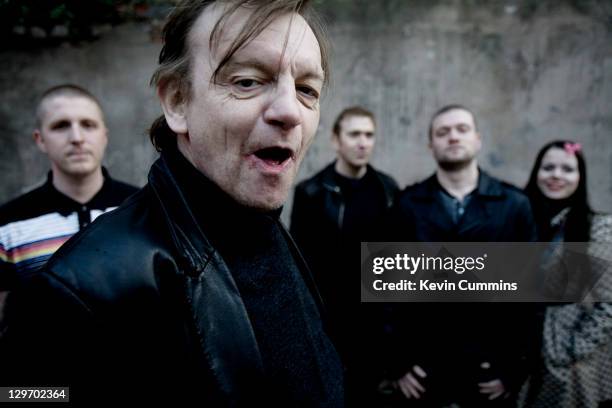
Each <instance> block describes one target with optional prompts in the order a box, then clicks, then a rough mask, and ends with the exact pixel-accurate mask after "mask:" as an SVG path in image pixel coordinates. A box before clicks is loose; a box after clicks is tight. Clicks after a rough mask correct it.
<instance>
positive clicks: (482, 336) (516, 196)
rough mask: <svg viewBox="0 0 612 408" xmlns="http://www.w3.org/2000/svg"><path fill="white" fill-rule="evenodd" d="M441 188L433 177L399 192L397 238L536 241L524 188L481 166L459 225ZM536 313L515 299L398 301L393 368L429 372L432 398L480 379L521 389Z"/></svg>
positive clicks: (392, 232)
mask: <svg viewBox="0 0 612 408" xmlns="http://www.w3.org/2000/svg"><path fill="white" fill-rule="evenodd" d="M440 188H441V187H440V185H439V183H438V181H437V178H436V176H435V175H433V176H431V177H430V178H428V179H427V180H425V181H423V182H421V183H418V184H416V185H413V186H410V187H407V188H406V189H405V190H404V191H403V192H402V193H401V194H400V196H399V198H398V201H397V204H396V206H395V207H394V208H393V210H392V215H391V219H390V222H389V224H388V225H389V228H390V235H391V237H392V238H393V240H395V241H404V242H413V241H421V242H455V241H461V242H489V241H493V242H523V241H535V240H536V231H535V224H534V222H533V218H532V214H531V208H530V205H529V201H528V199H527V197H526V196H524V195H523V193H522V192H521V191H520V190H519V189H517V188H515V187H513V186H511V185H509V184H507V183H504V182H501V181H499V180H496V179H494V178H492V177H490V176H489V175H487V174H486V173H485V172H483V171H480V176H479V181H478V188H477V190H476V191H475V192H474V195H473V196H472V198H471V200H470V201H469V203H468V204H467V206H466V208H465V213H464V214H463V216H462V218H461V219H460V221H459V222H458V223H457V224H456V225H455V224H454V223H453V222H452V220H451V217H450V215H449V214H448V213H447V211H446V210H445V208H444V207H443V204H442V203H441V202H440V199H439V197H438V195H439V189H440ZM532 313H533V310H532V308H531V307H530V306H528V305H525V304H516V303H514V304H513V303H507V304H482V303H460V304H456V303H405V304H395V305H394V314H395V316H394V320H395V324H394V331H395V334H396V344H395V350H394V352H393V354H394V355H395V356H402V357H401V358H396V359H395V361H393V362H392V365H394V366H395V367H394V368H392V370H393V371H395V375H396V376H401V375H403V374H405V373H406V372H407V371H408V370H409V369H410V368H411V367H412V366H413V365H414V364H418V365H420V366H421V367H423V368H424V369H425V371H426V372H428V374H429V379H428V380H426V385H425V387H426V388H427V387H428V385H430V389H436V387H437V385H436V384H438V385H439V386H440V387H441V388H440V389H439V390H440V391H436V392H435V393H434V395H433V397H436V394H437V396H438V397H440V396H442V395H445V393H447V394H448V396H449V398H452V395H453V388H449V387H453V386H456V387H457V389H461V392H465V390H466V389H467V388H468V387H470V386H473V384H475V383H476V382H480V381H485V380H491V379H493V378H501V379H502V382H503V383H504V384H505V386H506V389H507V390H510V391H512V392H516V391H517V389H518V387H519V386H520V384H521V381H522V380H523V379H524V377H525V375H526V367H527V365H526V364H527V359H528V358H529V357H530V356H531V355H532V353H533V350H530V345H529V343H530V342H533V340H534V339H535V338H536V337H537V336H536V335H535V333H534V332H533V331H532V330H533V329H534V326H533V324H535V323H534V321H533V320H532V319H533V318H534V316H533V314H532ZM485 361H486V362H489V363H490V364H491V366H492V367H491V369H489V372H486V371H483V370H481V369H480V364H481V363H482V362H485ZM429 381H430V382H429ZM465 384H468V385H465ZM474 388H475V387H474ZM430 394H431V393H430ZM431 396H432V395H430V397H431ZM443 402H444V401H443ZM446 402H448V401H446Z"/></svg>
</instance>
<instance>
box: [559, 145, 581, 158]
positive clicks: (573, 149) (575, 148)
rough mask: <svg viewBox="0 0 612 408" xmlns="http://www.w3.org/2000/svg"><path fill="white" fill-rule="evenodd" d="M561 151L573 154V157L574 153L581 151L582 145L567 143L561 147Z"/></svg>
mask: <svg viewBox="0 0 612 408" xmlns="http://www.w3.org/2000/svg"><path fill="white" fill-rule="evenodd" d="M563 149H565V151H566V152H568V153H569V154H573V155H574V156H575V155H576V152H580V151H582V145H581V144H580V143H572V142H567V143H565V144H564V145H563Z"/></svg>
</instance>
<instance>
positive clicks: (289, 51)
mask: <svg viewBox="0 0 612 408" xmlns="http://www.w3.org/2000/svg"><path fill="white" fill-rule="evenodd" d="M327 76H328V65H327V48H326V45H325V38H324V37H323V36H322V35H321V31H320V28H319V26H318V25H317V24H316V19H315V16H314V15H313V14H312V12H311V11H310V10H309V9H308V8H307V5H306V1H298V0H281V1H279V0H276V1H272V0H248V1H247V0H228V1H213V0H185V1H183V2H181V3H180V4H178V5H177V6H176V7H175V9H174V11H173V12H172V13H171V15H170V16H169V19H168V21H167V23H166V26H165V28H164V47H163V49H162V51H161V53H160V58H159V66H158V67H157V70H156V71H155V73H154V75H153V78H152V81H151V82H152V84H153V85H154V86H155V87H156V89H157V94H158V97H159V100H160V102H161V107H162V110H163V115H162V116H161V117H160V118H158V119H157V120H156V121H155V122H154V124H153V125H152V127H151V131H150V135H151V140H152V141H153V144H154V145H155V146H156V148H157V149H158V150H159V151H160V152H161V157H160V159H159V160H157V161H156V162H155V163H154V164H153V166H152V168H151V170H150V173H149V183H148V184H147V185H146V186H145V187H144V188H143V189H142V190H141V191H140V192H139V193H137V194H136V195H135V196H133V197H132V199H130V200H129V201H128V202H126V203H125V205H123V206H121V207H120V208H119V209H118V210H117V211H116V212H114V213H113V214H111V215H110V216H105V217H101V219H99V220H98V221H97V222H96V223H94V224H93V225H92V226H91V228H90V229H88V230H87V231H85V232H84V233H82V234H79V235H78V236H76V237H75V238H74V239H73V240H72V241H70V242H69V243H68V244H67V246H66V247H65V249H64V250H62V251H60V252H59V253H58V254H57V255H56V256H55V257H54V258H53V259H52V260H51V261H50V263H49V265H48V268H47V269H46V270H45V271H44V272H42V273H40V274H37V275H36V276H35V277H33V278H32V280H31V282H30V283H29V285H27V287H26V288H25V289H24V290H23V291H22V292H21V293H20V294H19V295H17V296H15V297H14V302H15V307H14V308H13V309H14V310H16V311H19V313H16V315H15V316H12V321H13V322H14V324H11V325H10V326H9V327H11V330H9V332H8V333H7V341H8V345H9V347H8V348H7V350H16V351H13V352H10V353H9V356H7V358H8V360H9V361H10V360H11V358H10V356H11V355H13V356H17V355H18V356H19V359H21V361H16V362H14V364H13V366H17V367H23V368H25V367H27V369H24V370H22V373H21V374H22V376H21V377H20V378H17V379H16V381H14V383H19V384H28V383H30V384H36V383H38V384H50V383H53V384H68V385H70V386H71V387H72V389H71V398H73V399H74V400H75V401H76V400H86V399H94V398H95V399H96V400H97V401H98V402H99V400H100V399H105V398H110V399H113V400H118V399H119V398H122V399H128V400H136V401H139V402H142V401H143V400H155V401H156V402H157V403H159V401H160V400H162V401H167V402H169V401H170V400H171V401H172V402H173V403H174V402H176V401H177V400H181V401H189V402H191V403H196V404H198V405H199V406H215V407H216V406H223V407H225V406H227V407H230V406H231V407H241V406H247V405H248V406H259V405H261V406H266V407H270V406H272V407H275V406H279V407H280V406H282V407H296V406H300V407H341V406H343V378H342V368H341V364H340V361H339V358H338V356H337V353H336V351H335V349H334V347H333V346H332V343H331V342H330V340H329V338H328V336H327V334H326V333H325V331H324V329H323V325H322V323H321V302H320V300H319V297H318V294H317V291H316V289H315V286H314V284H313V281H312V279H311V277H310V273H309V271H308V268H307V267H306V265H305V263H304V262H303V260H302V257H301V255H300V253H299V251H298V250H297V247H296V246H295V245H294V243H293V241H292V240H291V238H290V237H289V235H288V233H287V232H286V231H285V230H284V229H283V227H282V225H281V224H280V222H279V214H280V210H281V207H282V205H283V203H284V202H285V200H286V198H287V194H288V192H289V189H290V188H291V186H292V184H293V181H294V178H295V176H296V174H297V171H298V167H299V164H300V162H301V161H302V159H303V157H304V154H305V153H306V150H307V148H308V146H309V144H310V143H311V141H312V138H313V137H314V135H315V132H316V129H317V125H318V122H319V114H320V112H319V101H320V97H321V92H322V90H323V87H324V85H325V83H326V79H327ZM85 260H86V261H85ZM43 302H44V307H43V306H42V305H43ZM51 350H52V351H51ZM41 355H44V358H38V357H40V356H41ZM19 359H17V360H19ZM23 359H25V360H23ZM13 360H15V359H13ZM103 391H105V392H103Z"/></svg>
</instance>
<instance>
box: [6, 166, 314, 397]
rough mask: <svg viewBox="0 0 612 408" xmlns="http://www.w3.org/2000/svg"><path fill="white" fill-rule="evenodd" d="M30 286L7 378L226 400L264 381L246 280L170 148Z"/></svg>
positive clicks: (9, 350)
mask: <svg viewBox="0 0 612 408" xmlns="http://www.w3.org/2000/svg"><path fill="white" fill-rule="evenodd" d="M283 231H284V229H283ZM285 235H287V239H288V242H289V244H290V246H292V248H291V249H292V251H294V252H296V254H297V248H296V247H295V245H294V244H293V241H292V240H291V239H290V238H289V235H288V234H287V233H286V231H285ZM67 251H70V256H69V257H66V256H64V254H65V253H66V252H67ZM296 259H298V260H301V257H300V256H299V254H298V255H297V256H296ZM299 262H300V261H299ZM301 262H303V261H301ZM300 269H302V270H304V268H300ZM304 275H305V276H304V280H305V282H306V283H307V285H308V286H309V288H310V289H311V291H314V288H313V286H312V279H311V278H310V277H309V276H306V275H308V274H307V273H305V274H304ZM21 292H23V293H17V294H16V295H15V296H14V299H13V300H12V302H11V304H9V308H10V309H11V311H12V312H14V313H10V316H9V323H8V325H9V330H8V333H7V335H6V337H5V344H4V345H3V351H5V355H4V356H2V357H3V358H6V359H7V360H3V362H5V361H11V362H12V364H11V363H9V365H8V366H4V368H3V370H2V371H3V372H4V374H0V376H3V378H1V380H2V381H0V384H2V385H8V384H31V385H36V384H49V383H50V384H71V385H73V389H72V394H73V395H71V397H74V399H75V400H84V399H85V398H88V399H89V398H92V399H94V400H100V399H105V398H109V399H111V400H114V401H116V400H117V398H127V399H135V400H138V401H143V400H156V401H159V400H165V399H167V400H172V401H175V402H176V401H177V400H182V399H184V400H185V401H190V402H193V400H194V399H195V400H199V401H200V402H201V406H215V407H216V406H243V405H246V404H247V403H248V404H249V405H253V404H254V403H255V401H257V399H258V395H259V394H260V393H261V389H260V388H259V387H258V385H259V380H260V379H261V378H262V377H263V369H262V360H261V355H260V352H259V350H258V345H257V342H256V339H255V336H254V333H253V329H252V327H251V324H250V323H249V318H248V316H247V311H246V309H245V306H244V304H243V301H242V300H241V296H240V293H239V291H238V288H237V287H236V283H235V281H234V279H233V278H232V275H231V273H230V271H229V270H228V268H227V266H226V265H225V263H224V261H223V260H222V258H221V257H220V256H219V254H218V252H216V251H215V249H214V248H213V247H212V246H211V244H210V243H209V241H208V240H207V238H206V236H205V235H204V234H203V233H202V231H201V230H200V228H199V227H198V224H197V223H196V221H195V219H194V217H193V215H192V213H191V212H190V209H189V207H188V206H187V204H186V202H185V199H184V197H183V195H182V193H181V190H180V189H179V188H178V187H177V183H176V181H175V180H174V178H173V175H172V173H171V172H170V170H169V169H168V167H167V163H166V162H165V161H164V158H163V156H162V158H161V159H159V160H158V161H157V162H155V163H154V165H153V166H152V168H151V171H150V173H149V183H148V184H147V185H146V186H145V187H144V188H143V189H142V190H140V191H139V192H138V193H137V194H135V195H134V196H133V197H132V198H131V199H129V200H128V201H127V202H126V203H125V204H124V205H122V206H121V207H120V208H118V209H117V210H115V211H114V212H113V213H111V214H109V215H105V216H101V217H100V218H99V220H98V221H97V222H96V223H94V224H92V225H91V227H90V228H88V229H86V230H85V231H83V232H82V233H80V234H79V235H77V236H75V239H73V240H71V241H69V242H68V243H67V244H66V245H65V246H64V247H62V248H61V249H60V251H58V252H57V254H56V256H55V257H54V258H52V260H51V261H50V262H49V264H48V268H47V270H45V271H44V272H43V273H39V274H37V275H36V276H34V277H33V278H32V281H31V282H29V284H28V287H27V291H23V290H22V291H21ZM313 293H316V292H313ZM315 297H316V296H315ZM317 301H319V300H318V299H317ZM318 305H319V306H320V301H319V303H318ZM11 317H12V318H11ZM41 338H44V339H45V341H44V342H41V341H40V340H39V339H41ZM91 350H96V353H92V351H91ZM7 354H8V355H7ZM8 367H10V368H9V369H7V368H8ZM258 391H259V392H258ZM261 398H262V399H264V400H265V396H262V397H261Z"/></svg>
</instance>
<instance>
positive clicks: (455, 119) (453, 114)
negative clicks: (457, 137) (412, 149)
mask: <svg viewBox="0 0 612 408" xmlns="http://www.w3.org/2000/svg"><path fill="white" fill-rule="evenodd" d="M460 124H467V125H470V126H471V127H472V128H474V127H475V125H474V116H473V115H472V113H471V112H469V111H467V110H465V109H451V110H449V111H447V112H443V113H441V114H439V115H438V116H436V117H435V118H434V120H433V122H432V128H433V129H437V128H440V127H443V126H457V125H460Z"/></svg>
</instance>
